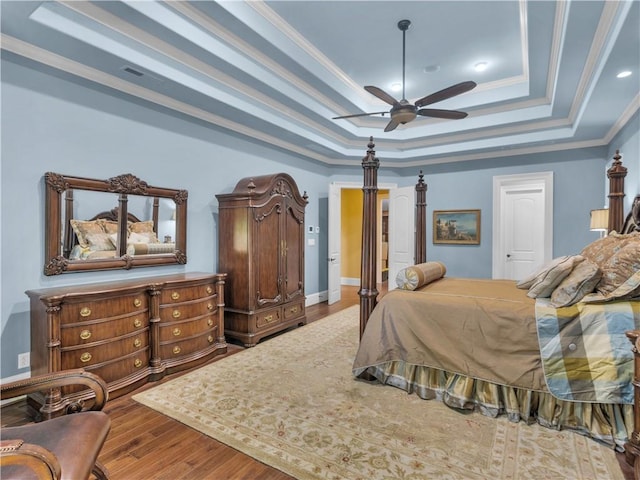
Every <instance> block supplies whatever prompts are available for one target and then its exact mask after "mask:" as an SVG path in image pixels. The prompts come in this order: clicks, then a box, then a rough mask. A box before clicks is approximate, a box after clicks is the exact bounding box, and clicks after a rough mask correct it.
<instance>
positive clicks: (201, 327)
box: [160, 316, 218, 342]
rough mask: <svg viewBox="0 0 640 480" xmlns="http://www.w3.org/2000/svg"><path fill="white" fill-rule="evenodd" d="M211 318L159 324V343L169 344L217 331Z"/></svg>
mask: <svg viewBox="0 0 640 480" xmlns="http://www.w3.org/2000/svg"><path fill="white" fill-rule="evenodd" d="M217 328H218V325H216V320H215V318H214V317H213V316H203V317H198V318H196V319H193V320H188V321H182V322H177V321H174V322H171V323H169V324H160V342H171V341H177V340H181V339H183V338H189V337H193V336H197V335H199V334H201V333H204V332H207V331H209V330H212V329H217Z"/></svg>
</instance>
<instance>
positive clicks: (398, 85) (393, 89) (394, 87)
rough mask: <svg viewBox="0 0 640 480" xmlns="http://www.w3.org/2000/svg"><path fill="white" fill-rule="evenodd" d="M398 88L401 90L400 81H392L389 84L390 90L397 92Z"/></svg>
mask: <svg viewBox="0 0 640 480" xmlns="http://www.w3.org/2000/svg"><path fill="white" fill-rule="evenodd" d="M400 90H402V84H401V83H400V82H393V83H392V84H391V91H392V92H399V91H400Z"/></svg>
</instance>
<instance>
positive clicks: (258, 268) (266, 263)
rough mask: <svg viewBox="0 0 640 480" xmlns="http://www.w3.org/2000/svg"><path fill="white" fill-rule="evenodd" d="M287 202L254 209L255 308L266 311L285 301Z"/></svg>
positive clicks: (278, 200) (250, 275)
mask: <svg viewBox="0 0 640 480" xmlns="http://www.w3.org/2000/svg"><path fill="white" fill-rule="evenodd" d="M283 213H284V199H282V198H276V199H272V200H270V201H269V202H267V203H266V204H265V205H263V206H261V207H257V208H255V209H253V214H254V219H253V220H254V232H253V233H254V236H253V242H252V248H253V265H251V267H250V268H253V272H251V271H250V272H249V279H250V280H249V281H252V282H253V287H254V289H255V290H254V291H255V300H256V305H255V308H262V307H266V306H269V305H275V304H278V303H280V302H282V284H283V282H284V278H283V272H282V260H281V258H282V250H281V249H282V244H283V242H281V240H283V238H282V234H281V231H282V223H281V222H282V220H281V218H282V215H283Z"/></svg>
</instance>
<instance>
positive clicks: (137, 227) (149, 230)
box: [129, 220, 160, 243]
mask: <svg viewBox="0 0 640 480" xmlns="http://www.w3.org/2000/svg"><path fill="white" fill-rule="evenodd" d="M129 232H131V233H139V234H142V235H144V236H146V237H147V239H148V240H147V241H143V242H134V241H133V240H130V242H131V243H159V242H160V240H158V237H157V236H156V233H155V232H154V231H153V220H147V221H145V222H132V223H130V224H129Z"/></svg>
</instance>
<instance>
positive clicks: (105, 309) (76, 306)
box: [60, 293, 149, 324]
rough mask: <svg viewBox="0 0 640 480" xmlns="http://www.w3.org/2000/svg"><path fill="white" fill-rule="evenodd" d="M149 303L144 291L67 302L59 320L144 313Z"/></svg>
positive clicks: (63, 322) (76, 321)
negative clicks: (113, 296) (115, 296)
mask: <svg viewBox="0 0 640 480" xmlns="http://www.w3.org/2000/svg"><path fill="white" fill-rule="evenodd" d="M148 309H149V304H148V302H147V296H146V295H145V294H144V293H136V294H132V295H123V296H122V297H117V298H111V299H109V301H105V300H104V299H103V300H98V301H95V302H79V303H68V304H66V305H65V306H64V308H63V309H62V314H61V316H60V317H61V318H60V322H61V323H62V324H68V323H78V322H86V321H89V320H96V319H100V318H106V317H117V316H119V315H124V314H127V313H134V312H139V313H144V312H146V311H148Z"/></svg>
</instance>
